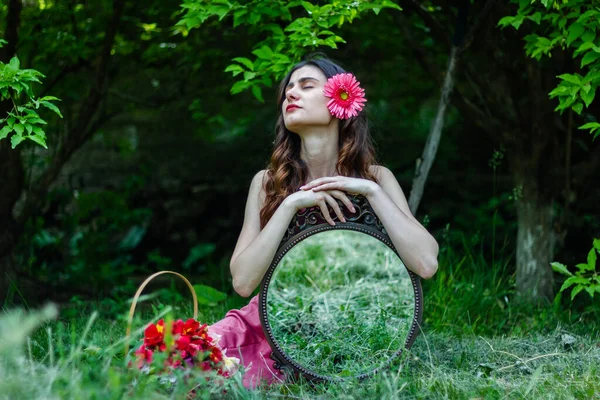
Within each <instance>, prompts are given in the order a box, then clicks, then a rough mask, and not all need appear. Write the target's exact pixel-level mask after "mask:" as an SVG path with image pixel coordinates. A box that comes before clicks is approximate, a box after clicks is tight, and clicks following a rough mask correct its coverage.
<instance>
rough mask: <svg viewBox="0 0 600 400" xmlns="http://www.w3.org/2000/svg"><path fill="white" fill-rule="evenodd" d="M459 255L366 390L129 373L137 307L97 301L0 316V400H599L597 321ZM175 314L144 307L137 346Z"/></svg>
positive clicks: (214, 310)
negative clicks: (519, 295) (408, 344)
mask: <svg viewBox="0 0 600 400" xmlns="http://www.w3.org/2000/svg"><path fill="white" fill-rule="evenodd" d="M453 249H454V250H453V251H449V250H447V249H446V250H444V251H443V252H442V254H441V256H440V271H439V273H438V274H437V275H436V277H435V278H434V279H432V280H431V281H427V282H424V283H423V287H424V293H425V296H424V298H425V304H424V310H425V312H424V317H423V331H422V333H421V334H420V335H419V336H418V338H417V340H416V342H415V344H414V345H413V347H412V348H411V350H410V352H406V354H405V356H404V357H403V358H402V359H399V360H398V362H397V363H396V364H395V365H394V366H393V367H392V368H390V369H389V370H387V371H385V372H382V373H381V374H379V375H377V376H375V377H372V378H370V379H367V380H364V381H362V382H357V381H351V380H349V381H346V382H344V383H338V384H317V385H311V384H310V383H307V382H301V381H300V382H296V383H288V384H285V385H276V386H272V387H264V388H259V389H258V390H254V391H248V390H246V389H245V388H243V386H242V385H241V377H240V376H239V375H236V376H234V377H233V378H230V379H228V380H226V381H220V382H217V380H215V379H212V380H207V379H206V377H205V376H204V375H201V374H200V373H199V372H197V371H177V373H176V374H175V376H173V377H171V378H172V379H167V378H166V377H161V376H157V375H146V374H143V373H141V372H140V371H138V370H137V369H136V368H128V367H127V365H126V361H125V360H124V358H123V339H124V332H125V327H126V321H125V311H126V310H127V308H128V304H127V303H126V302H125V301H123V305H122V310H123V312H122V313H120V314H117V315H114V314H109V313H104V314H98V313H96V312H95V310H98V309H101V305H100V304H91V303H88V304H81V305H78V306H77V307H70V308H63V309H61V310H60V312H58V311H57V310H55V309H54V310H53V309H52V308H47V309H44V310H38V311H27V312H17V311H16V310H5V311H4V312H3V313H2V314H1V316H0V377H1V379H0V398H2V399H121V398H132V399H138V398H139V399H181V398H186V395H187V394H188V393H189V392H190V390H192V389H194V390H195V392H194V393H195V395H196V398H241V399H253V398H257V399H260V398H306V399H313V398H340V399H370V398H389V399H394V398H423V399H438V398H439V399H445V398H449V399H478V398H482V399H504V398H507V399H520V398H523V399H537V398H540V399H593V398H600V379H599V377H600V323H599V322H598V321H599V319H600V318H598V313H597V311H594V310H592V311H586V310H589V307H587V306H586V307H582V306H581V304H575V305H571V304H570V303H568V302H565V301H564V299H563V303H561V304H555V305H546V306H539V307H536V308H534V307H531V306H529V305H519V304H518V303H516V302H514V301H513V298H514V294H513V290H514V289H513V288H514V276H512V275H511V274H510V273H508V272H507V270H508V266H509V265H510V260H509V259H505V260H501V261H498V262H496V263H494V264H493V265H490V264H489V263H487V262H486V261H485V259H484V257H483V256H482V255H481V254H479V253H478V252H476V251H474V250H473V249H472V248H471V247H469V246H468V245H467V244H465V247H464V248H459V247H457V246H454V247H453ZM182 293H185V292H183V291H182ZM565 297H566V296H565ZM161 299H162V300H161V301H164V300H165V299H164V298H163V297H161ZM247 301H248V300H247V299H242V298H238V297H228V298H227V299H226V300H225V301H224V302H221V303H219V304H218V305H216V306H214V307H206V306H204V307H201V312H200V315H199V319H200V320H201V321H204V322H207V323H212V322H215V321H217V320H218V319H220V318H221V317H222V316H223V315H224V314H225V313H226V311H227V310H229V309H231V308H236V307H240V306H242V305H243V304H245V302H247ZM173 304H175V306H174V308H173V309H172V310H171V313H172V315H173V316H175V317H178V318H185V317H188V316H191V307H190V305H189V299H187V298H185V299H184V298H181V299H179V300H177V301H174V302H173ZM584 305H585V304H584ZM169 308H170V307H169V306H166V305H164V304H162V303H160V302H158V300H157V299H156V298H155V299H153V300H151V301H147V302H146V303H143V304H142V307H140V308H139V312H138V313H137V316H136V323H135V325H134V326H135V327H136V328H138V330H137V332H135V333H134V335H133V337H134V338H141V337H142V329H143V326H144V324H145V323H147V322H149V321H156V319H157V318H158V316H159V315H162V314H165V313H167V312H168V311H169ZM132 347H135V344H132ZM359 355H360V354H359ZM368 356H369V355H368V354H365V355H364V357H365V358H366V357H368ZM359 358H360V357H359Z"/></svg>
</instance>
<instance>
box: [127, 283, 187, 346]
mask: <svg viewBox="0 0 600 400" xmlns="http://www.w3.org/2000/svg"><path fill="white" fill-rule="evenodd" d="M163 274H173V275H177V276H178V277H180V278H181V279H183V281H184V282H185V283H186V285H187V286H188V288H190V292H192V299H193V301H194V319H198V297H197V296H196V291H195V290H194V287H193V286H192V284H191V283H190V281H188V280H187V278H186V277H185V276H183V275H181V274H180V273H178V272H174V271H160V272H157V273H155V274H152V275H150V276H149V277H148V278H147V279H146V280H145V281H144V283H142V284H141V285H140V287H139V288H138V290H137V292H136V293H135V296H134V297H133V301H132V302H131V308H130V309H129V319H128V321H127V332H126V333H125V357H127V353H128V352H129V337H130V336H131V325H132V323H133V314H134V312H135V306H136V305H137V302H138V299H139V298H140V295H141V294H142V291H143V290H144V288H145V287H146V285H148V283H150V281H151V280H152V279H154V278H156V277H157V276H159V275H163Z"/></svg>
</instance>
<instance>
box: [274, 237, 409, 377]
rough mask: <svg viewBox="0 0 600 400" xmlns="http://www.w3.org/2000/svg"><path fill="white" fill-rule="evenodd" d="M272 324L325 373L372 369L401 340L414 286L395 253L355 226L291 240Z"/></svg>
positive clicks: (295, 353) (301, 359)
mask: <svg viewBox="0 0 600 400" xmlns="http://www.w3.org/2000/svg"><path fill="white" fill-rule="evenodd" d="M267 307H268V315H269V324H270V325H271V329H272V331H273V335H274V337H275V338H276V340H277V342H278V343H279V345H280V346H281V348H282V349H283V350H284V352H285V353H286V354H287V355H288V356H289V357H290V358H291V359H293V360H294V361H296V362H297V363H298V364H300V365H302V366H304V367H305V368H307V369H309V370H311V371H314V372H316V373H318V374H321V375H327V376H355V375H358V374H361V373H365V372H369V371H371V370H372V369H374V368H376V367H377V366H379V365H381V364H382V363H383V362H385V361H387V360H388V359H389V358H390V357H391V356H392V355H393V354H394V353H396V352H397V351H398V350H400V349H401V348H402V347H403V346H404V342H405V340H406V337H407V335H408V330H409V328H410V324H411V323H412V318H413V314H414V291H413V288H412V284H411V281H410V278H409V276H408V272H407V271H406V268H405V267H404V265H403V264H402V262H401V260H400V259H399V258H398V257H397V256H396V254H395V253H394V252H393V251H392V250H391V249H390V248H388V247H387V246H386V245H385V244H384V243H382V242H380V241H379V240H377V239H375V238H373V237H371V236H369V235H366V234H363V233H359V232H354V231H346V230H334V231H327V232H322V233H319V234H316V235H313V236H311V237H309V238H307V239H305V240H303V241H302V242H300V243H299V244H297V245H296V246H294V248H292V249H291V250H290V251H289V252H288V253H287V254H286V255H285V256H284V258H283V259H282V261H281V262H280V263H279V265H278V267H277V269H276V270H275V273H274V274H273V277H272V279H271V282H270V285H269V292H268V299H267Z"/></svg>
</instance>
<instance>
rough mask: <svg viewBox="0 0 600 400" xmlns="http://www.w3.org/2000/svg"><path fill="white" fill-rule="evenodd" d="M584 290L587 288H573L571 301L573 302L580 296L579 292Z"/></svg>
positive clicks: (580, 286)
mask: <svg viewBox="0 0 600 400" xmlns="http://www.w3.org/2000/svg"><path fill="white" fill-rule="evenodd" d="M583 289H585V286H583V285H577V286H575V287H574V288H573V291H572V292H571V301H573V299H574V298H575V296H577V295H578V294H579V292H581V291H582V290H583Z"/></svg>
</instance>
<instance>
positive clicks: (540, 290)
mask: <svg viewBox="0 0 600 400" xmlns="http://www.w3.org/2000/svg"><path fill="white" fill-rule="evenodd" d="M520 172H521V173H519V172H517V176H516V178H517V179H516V181H517V182H516V183H517V190H516V193H515V197H516V204H517V218H518V221H517V277H516V278H517V279H516V280H517V282H516V283H517V294H518V296H519V297H520V298H521V299H522V300H525V301H526V302H528V303H532V304H539V303H540V302H543V301H551V300H552V298H553V297H554V288H553V284H554V278H553V273H552V268H551V266H550V263H551V262H552V261H553V260H552V258H553V256H554V245H555V243H556V235H555V232H554V228H553V227H554V225H553V221H554V210H553V203H554V202H553V200H552V199H550V198H549V197H545V196H544V195H542V194H541V193H540V192H541V191H540V190H539V189H538V183H537V182H536V179H535V176H533V175H532V174H531V172H532V171H531V170H530V171H529V173H528V172H526V171H520Z"/></svg>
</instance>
